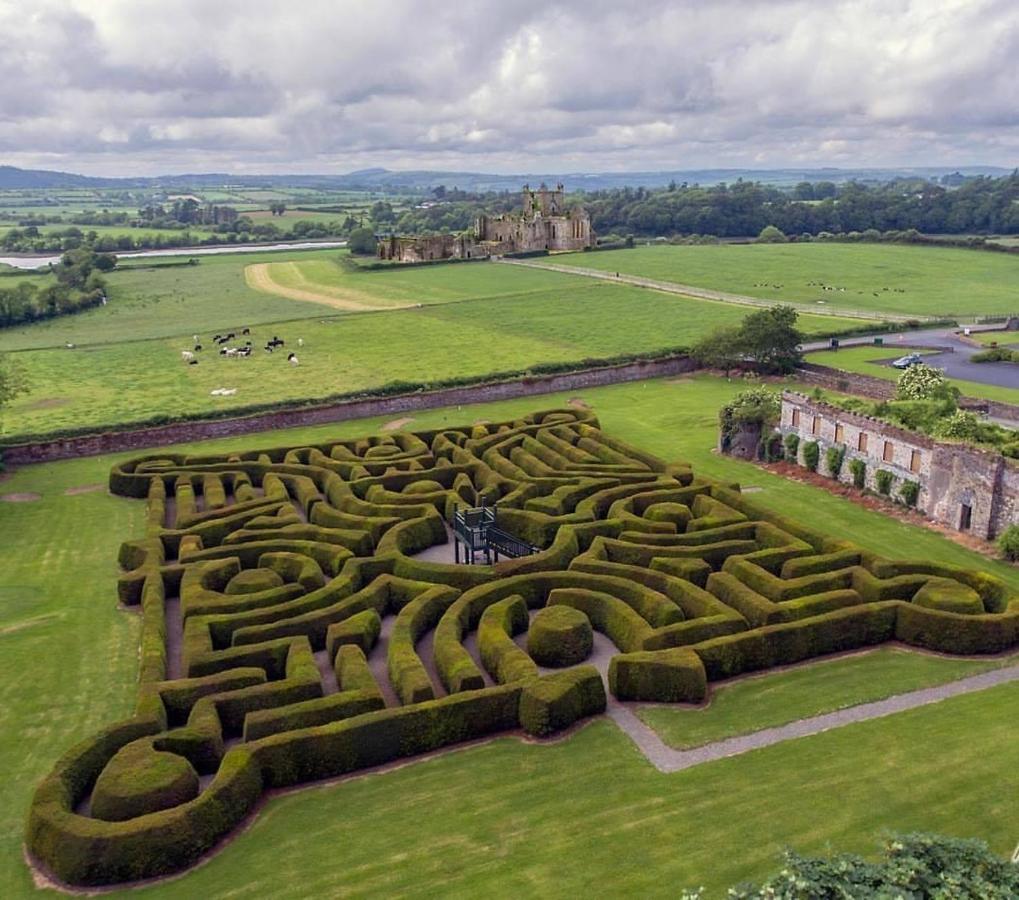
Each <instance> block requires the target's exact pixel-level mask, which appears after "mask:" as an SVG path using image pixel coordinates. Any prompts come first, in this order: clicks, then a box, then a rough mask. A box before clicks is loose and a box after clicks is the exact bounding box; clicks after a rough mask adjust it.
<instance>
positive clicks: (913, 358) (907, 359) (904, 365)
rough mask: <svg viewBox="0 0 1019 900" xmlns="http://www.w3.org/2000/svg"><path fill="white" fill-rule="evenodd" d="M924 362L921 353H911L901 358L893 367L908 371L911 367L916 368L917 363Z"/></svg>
mask: <svg viewBox="0 0 1019 900" xmlns="http://www.w3.org/2000/svg"><path fill="white" fill-rule="evenodd" d="M922 362H923V357H922V356H921V355H920V354H919V353H910V354H909V355H908V356H900V357H899V358H898V359H897V360H895V361H894V362H893V363H892V365H893V366H894V367H895V368H896V369H908V368H909V367H910V366H915V365H916V364H917V363H922Z"/></svg>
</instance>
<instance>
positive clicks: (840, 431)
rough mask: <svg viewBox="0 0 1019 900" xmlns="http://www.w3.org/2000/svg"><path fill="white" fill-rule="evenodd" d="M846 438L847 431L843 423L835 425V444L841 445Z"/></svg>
mask: <svg viewBox="0 0 1019 900" xmlns="http://www.w3.org/2000/svg"><path fill="white" fill-rule="evenodd" d="M845 438H846V430H845V428H843V427H842V424H841V423H838V422H836V423H835V443H836V444H841V443H842V442H843V441H844V440H845Z"/></svg>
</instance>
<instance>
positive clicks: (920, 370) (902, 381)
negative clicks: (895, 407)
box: [896, 363, 949, 400]
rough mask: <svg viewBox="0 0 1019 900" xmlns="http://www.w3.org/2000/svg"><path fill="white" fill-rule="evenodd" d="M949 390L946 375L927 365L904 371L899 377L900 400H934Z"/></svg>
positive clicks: (919, 365)
mask: <svg viewBox="0 0 1019 900" xmlns="http://www.w3.org/2000/svg"><path fill="white" fill-rule="evenodd" d="M948 390H949V387H948V382H947V380H946V379H945V373H944V372H943V371H942V370H941V369H935V368H934V367H933V366H928V365H927V364H926V363H917V364H916V365H915V366H910V367H909V368H908V369H904V370H903V371H902V374H901V375H900V376H899V381H898V388H897V389H896V395H897V396H898V398H899V399H900V400H933V399H936V398H937V397H940V396H944V395H945V393H946V392H947V391H948Z"/></svg>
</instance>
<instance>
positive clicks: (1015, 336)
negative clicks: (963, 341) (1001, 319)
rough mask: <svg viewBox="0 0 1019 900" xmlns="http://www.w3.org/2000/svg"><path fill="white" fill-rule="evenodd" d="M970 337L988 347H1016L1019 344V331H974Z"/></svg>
mask: <svg viewBox="0 0 1019 900" xmlns="http://www.w3.org/2000/svg"><path fill="white" fill-rule="evenodd" d="M970 337H971V338H973V340H975V341H979V342H980V343H981V344H985V345H986V346H991V345H993V344H997V345H998V346H999V347H1014V346H1015V345H1016V344H1019V331H974V332H973V333H972V334H971V335H970Z"/></svg>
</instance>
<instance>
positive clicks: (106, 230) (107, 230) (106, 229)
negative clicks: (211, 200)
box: [0, 222, 214, 241]
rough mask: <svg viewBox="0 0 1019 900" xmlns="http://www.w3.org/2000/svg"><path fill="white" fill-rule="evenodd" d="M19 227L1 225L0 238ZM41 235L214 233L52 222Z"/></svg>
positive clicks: (41, 229)
mask: <svg viewBox="0 0 1019 900" xmlns="http://www.w3.org/2000/svg"><path fill="white" fill-rule="evenodd" d="M16 227H18V226H17V225H7V226H5V225H0V237H3V235H5V234H7V232H8V231H10V230H11V229H12V228H16ZM37 227H38V229H39V233H40V234H52V233H53V232H54V231H66V230H67V229H68V228H77V229H78V230H79V231H80V232H81V233H82V234H88V233H89V232H90V231H94V232H95V233H96V234H97V235H99V237H112V238H120V237H130V238H135V239H138V238H145V239H147V240H152V241H155V240H158V239H159V238H161V237H164V238H165V237H171V236H172V237H180V235H182V234H184V232H185V231H186V232H187V233H188V234H190V235H191V237H192V238H194V239H195V240H204V239H205V238H207V237H211V236H212V235H213V233H214V232H212V231H209V230H208V229H206V228H202V227H201V226H200V225H194V226H191V227H189V228H186V229H185V228H181V229H176V228H132V227H131V226H130V225H75V224H74V223H72V222H52V223H50V224H49V225H39V226H37Z"/></svg>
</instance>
